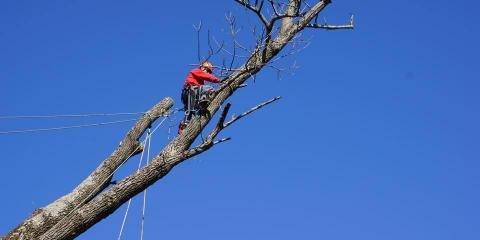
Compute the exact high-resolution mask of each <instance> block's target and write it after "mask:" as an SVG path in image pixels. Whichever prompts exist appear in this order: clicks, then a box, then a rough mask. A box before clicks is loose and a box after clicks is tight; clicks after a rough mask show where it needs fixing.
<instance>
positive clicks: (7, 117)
mask: <svg viewBox="0 0 480 240" xmlns="http://www.w3.org/2000/svg"><path fill="white" fill-rule="evenodd" d="M144 113H145V112H119V113H86V114H54V115H10V116H8V115H3V116H2V115H0V119H28V118H74V117H108V116H125V115H140V114H144Z"/></svg>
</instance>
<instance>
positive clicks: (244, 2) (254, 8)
mask: <svg viewBox="0 0 480 240" xmlns="http://www.w3.org/2000/svg"><path fill="white" fill-rule="evenodd" d="M235 2H237V3H239V4H241V5H242V6H244V7H246V8H247V9H248V10H251V11H252V12H254V13H255V14H256V15H257V16H258V18H260V21H261V22H262V23H263V25H264V26H265V28H270V27H271V26H270V22H269V21H268V20H267V18H266V17H265V16H264V15H263V14H262V12H261V8H260V7H257V6H253V5H251V4H250V3H249V2H248V1H247V0H235ZM260 6H263V0H261V5H260Z"/></svg>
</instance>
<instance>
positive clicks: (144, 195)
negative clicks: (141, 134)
mask: <svg viewBox="0 0 480 240" xmlns="http://www.w3.org/2000/svg"><path fill="white" fill-rule="evenodd" d="M151 143H152V138H151V137H150V138H149V139H148V150H147V161H146V165H148V163H149V162H150V144H151ZM146 205H147V189H146V188H145V190H144V191H143V205H142V225H141V229H140V240H143V229H144V225H145V208H146Z"/></svg>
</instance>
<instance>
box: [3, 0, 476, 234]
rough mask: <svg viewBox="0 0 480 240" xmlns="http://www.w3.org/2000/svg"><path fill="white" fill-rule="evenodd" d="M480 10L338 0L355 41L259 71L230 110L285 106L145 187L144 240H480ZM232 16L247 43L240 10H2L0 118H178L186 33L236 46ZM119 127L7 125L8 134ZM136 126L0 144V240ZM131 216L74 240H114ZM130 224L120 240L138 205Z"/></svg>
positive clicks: (341, 40) (321, 45)
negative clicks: (229, 31)
mask: <svg viewBox="0 0 480 240" xmlns="http://www.w3.org/2000/svg"><path fill="white" fill-rule="evenodd" d="M479 8H480V5H479V3H478V2H475V1H466V0H460V1H453V2H452V1H446V0H439V1H431V0H427V1H353V0H346V1H334V2H333V4H331V5H330V6H329V7H328V9H327V10H326V11H324V12H323V13H322V18H323V16H324V17H326V18H327V19H328V20H329V22H331V23H342V22H344V21H346V20H347V19H348V16H349V14H350V13H354V14H355V16H356V29H355V30H354V31H342V32H327V31H311V30H309V31H307V32H305V34H304V37H305V38H307V39H311V44H310V46H309V48H308V49H307V50H305V51H303V52H301V53H299V54H297V55H296V56H294V57H292V58H291V59H290V60H291V61H292V62H293V61H296V62H297V63H298V65H300V69H298V71H296V73H295V75H293V76H291V77H288V76H285V77H284V78H282V79H280V80H279V79H277V78H276V75H275V73H274V72H272V71H264V72H263V73H262V74H260V76H259V78H258V79H257V81H256V82H255V83H253V82H249V87H248V88H246V89H243V90H241V91H239V92H238V93H237V94H236V95H235V96H234V97H233V98H232V100H231V102H232V103H233V108H232V112H237V113H238V112H241V111H242V110H244V109H246V108H248V107H250V106H253V105H255V104H256V103H258V102H260V101H262V100H264V99H267V98H270V97H273V96H276V95H281V96H283V99H282V100H281V101H279V102H278V103H276V104H274V105H272V106H270V107H268V108H266V109H264V110H262V111H260V112H257V113H255V114H254V115H252V116H251V117H249V118H247V119H244V120H242V121H241V122H239V123H238V124H237V125H235V126H233V127H232V128H231V129H229V130H227V131H225V132H224V133H223V134H222V136H231V137H233V139H232V141H230V142H227V143H225V144H222V145H219V146H217V147H215V148H214V149H212V150H211V151H209V152H208V153H206V154H204V155H201V156H199V157H196V158H195V159H192V160H190V161H188V162H185V163H183V164H181V165H180V166H178V167H176V168H175V169H174V170H173V171H172V172H171V173H170V174H169V175H168V176H167V177H166V178H165V179H163V180H162V181H159V182H157V183H156V184H155V185H154V186H153V187H151V188H150V189H149V196H148V200H147V215H146V226H145V239H159V238H160V236H161V238H164V239H192V238H195V239H329V240H337V239H338V240H350V239H369V240H376V239H378V240H385V239H398V240H403V239H412V240H413V239H418V240H421V239H437V240H444V239H445V240H446V239H452V240H453V239H462V240H473V239H480V222H479V219H478V216H480V208H479V207H478V203H479V202H480V194H479V192H478V189H479V187H480V177H479V174H478V171H479V169H480V163H479V160H480V153H479V151H480V146H479V145H480V144H479V143H480V141H479V136H480V127H479V124H478V123H479V122H480V114H479V110H478V105H479V103H480V96H479V89H480V83H479V80H480V78H479V74H478V62H479V61H478V57H479V53H480V51H479V48H478V43H479V42H480V38H479V33H478V24H477V22H478V21H477V19H478V14H477V12H478V9H479ZM228 11H234V12H236V13H237V14H238V15H239V19H238V24H239V26H240V27H243V29H244V30H242V32H241V34H243V35H242V40H247V39H249V38H248V37H249V34H248V29H249V26H251V24H253V23H255V22H256V19H255V17H254V16H253V15H251V14H249V13H245V12H244V11H239V7H238V6H237V5H236V4H235V3H234V2H233V1H202V3H200V1H151V0H150V1H135V2H133V1H73V0H72V1H26V0H4V1H1V3H0V91H1V92H0V115H31V114H68V113H91V112H136V111H144V110H146V109H148V108H149V107H150V106H152V105H153V104H154V103H156V102H157V101H159V100H160V99H162V98H163V97H165V96H172V97H174V99H175V101H176V104H177V107H179V106H180V105H179V91H180V88H181V84H182V81H183V79H184V77H185V75H186V72H187V71H188V70H189V69H190V66H189V64H191V63H195V62H196V61H197V53H196V49H197V48H196V38H195V32H194V30H193V27H192V24H195V23H198V22H199V21H200V20H202V21H203V24H204V27H205V29H206V28H209V29H211V30H212V32H213V33H215V34H216V37H217V38H219V39H228V38H227V37H226V36H225V35H222V33H221V29H223V28H225V27H226V23H225V21H224V19H225V18H224V14H225V12H228ZM180 117H181V115H177V116H176V118H175V119H174V120H172V121H171V122H168V123H167V124H166V126H165V127H164V128H161V130H159V131H158V132H157V133H156V134H155V135H154V136H153V141H152V144H153V148H152V153H156V152H158V150H159V149H160V148H161V146H162V144H164V143H165V141H166V140H167V138H168V137H169V134H168V126H172V127H171V128H172V131H175V128H176V124H177V123H178V120H179V119H180ZM117 119H118V118H101V119H100V118H96V119H79V120H76V121H72V120H61V119H57V120H18V119H17V120H0V131H6V130H15V129H24V128H38V127H52V126H64V125H75V124H86V123H92V122H100V121H111V120H117ZM130 126H131V123H126V124H118V125H111V126H105V127H99V128H85V129H75V130H65V131H59V132H48V133H36V134H18V135H0V146H1V147H0V149H1V152H2V159H3V160H2V161H1V162H2V163H1V169H2V174H0V184H1V189H2V195H1V196H2V197H1V198H0V203H1V204H0V212H1V217H0V234H5V233H6V232H7V231H8V230H10V229H11V228H13V227H14V226H15V225H16V224H18V223H19V222H20V221H21V220H22V219H24V218H25V217H27V215H29V214H30V213H31V212H32V211H33V210H34V209H35V208H39V207H42V206H44V205H46V204H47V203H49V202H51V201H52V200H54V199H56V198H57V197H59V196H61V195H63V194H65V193H67V192H68V191H69V190H70V189H72V188H73V187H74V186H75V185H77V184H78V183H79V182H80V181H81V180H82V179H83V178H84V177H85V176H87V175H88V174H89V173H90V171H91V170H92V169H94V168H95V167H96V166H97V165H98V164H99V163H100V161H101V160H103V159H104V158H105V157H106V156H108V155H109V154H110V153H111V151H112V150H113V149H114V148H115V147H116V145H117V144H118V142H119V141H120V140H121V139H122V137H123V135H124V134H125V132H126V131H127V130H128V129H129V127H130ZM171 135H172V134H170V137H171ZM137 162H138V158H135V159H132V160H131V161H130V162H129V163H128V164H127V165H125V167H124V168H122V170H121V171H120V176H124V175H125V174H126V173H128V172H132V171H134V169H135V168H136V165H137ZM123 210H124V207H122V209H121V210H120V211H118V212H116V213H115V214H114V215H112V216H111V217H109V218H107V219H106V220H104V221H102V222H101V223H99V224H98V225H97V226H95V227H93V228H92V229H90V230H89V231H88V232H87V233H85V234H84V235H82V236H81V237H79V238H78V239H116V237H117V234H118V231H119V228H120V223H121V218H122V216H123ZM131 211H132V214H131V215H130V216H129V218H128V222H127V226H126V237H127V239H135V238H136V237H138V234H139V224H138V223H139V222H140V218H139V212H140V211H141V210H140V199H136V200H135V201H134V204H133V206H132V208H131Z"/></svg>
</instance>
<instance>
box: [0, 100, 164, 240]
mask: <svg viewBox="0 0 480 240" xmlns="http://www.w3.org/2000/svg"><path fill="white" fill-rule="evenodd" d="M172 106H173V100H172V99H171V98H165V99H163V100H162V101H160V102H159V103H157V104H156V105H155V106H153V107H152V108H151V109H150V110H149V111H148V112H146V113H145V114H144V115H143V116H142V117H141V118H140V119H139V120H138V121H137V123H136V124H135V125H134V126H133V127H132V128H131V129H130V131H129V132H128V133H127V135H126V136H125V138H124V139H123V141H122V144H121V145H120V146H118V147H117V149H115V151H114V152H113V153H112V154H111V155H110V156H109V157H108V158H107V159H105V160H104V161H103V162H102V163H101V164H100V165H99V166H98V167H97V168H96V169H95V170H94V171H93V172H92V173H91V174H90V175H89V176H88V177H87V178H86V179H85V180H83V182H82V183H80V184H79V185H78V186H77V187H76V188H75V189H74V190H73V191H72V192H70V193H69V194H67V195H65V196H63V197H61V198H59V199H58V200H56V201H54V202H53V203H51V204H49V205H47V206H45V207H43V208H40V209H37V210H35V211H34V212H33V214H32V215H31V216H30V217H29V218H28V219H27V220H25V221H24V222H23V223H21V224H20V225H19V226H17V227H16V228H15V229H14V230H12V231H11V232H10V233H9V234H8V235H7V236H5V237H4V239H3V240H14V239H15V240H16V239H37V238H38V237H39V236H40V235H41V234H43V233H45V232H46V231H47V230H48V229H49V228H51V227H52V226H53V225H55V224H56V223H57V222H58V221H59V220H60V219H62V218H63V217H65V216H66V215H68V214H69V213H70V211H72V210H73V209H74V208H75V207H77V206H80V205H82V204H84V203H86V202H88V201H90V200H91V199H92V198H93V197H95V196H96V195H97V194H98V193H99V192H101V191H102V190H103V189H105V187H106V186H107V185H108V184H109V182H110V179H111V174H112V172H113V171H114V170H115V169H116V168H118V166H120V165H121V164H122V163H124V162H125V161H126V160H127V159H128V158H130V157H131V156H133V155H135V154H137V153H139V152H141V151H142V149H141V148H142V147H141V146H140V143H139V141H138V139H139V138H140V137H141V136H142V134H143V133H144V132H145V130H146V129H147V128H148V127H149V126H150V125H151V124H152V123H153V122H154V121H155V120H156V119H158V118H159V117H160V116H164V115H166V113H167V112H168V110H169V109H170V108H171V107H172Z"/></svg>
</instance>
